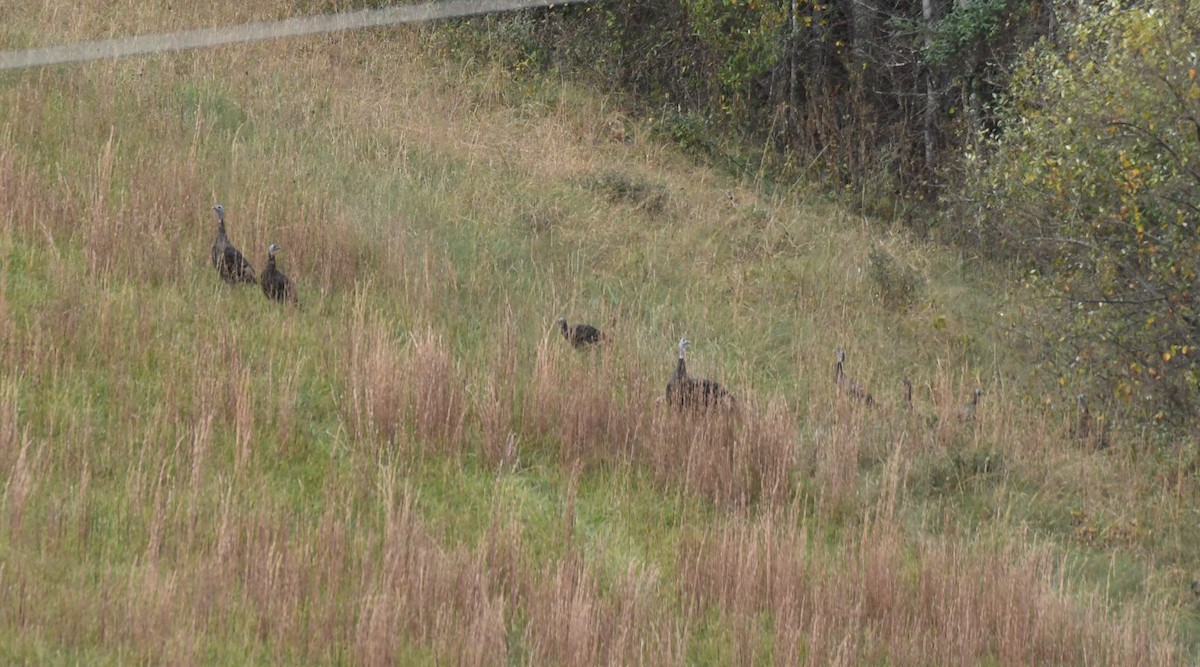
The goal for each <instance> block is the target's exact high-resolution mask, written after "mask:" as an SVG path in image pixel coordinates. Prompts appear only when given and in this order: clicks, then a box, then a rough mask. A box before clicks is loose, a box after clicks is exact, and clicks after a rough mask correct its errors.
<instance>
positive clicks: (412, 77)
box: [0, 0, 1200, 665]
mask: <svg viewBox="0 0 1200 667" xmlns="http://www.w3.org/2000/svg"><path fill="white" fill-rule="evenodd" d="M299 11H300V8H297V7H295V6H293V5H292V4H289V3H285V2H279V1H276V2H261V1H259V0H248V1H244V2H229V1H227V0H218V1H217V2H214V3H208V4H205V5H204V6H202V7H201V6H197V7H195V8H192V7H191V6H187V5H186V3H167V2H161V1H159V2H150V3H143V2H100V1H99V0H95V1H93V2H85V3H67V2H63V1H61V0H50V1H49V2H46V3H41V4H40V5H39V4H38V3H28V4H27V5H19V6H12V7H8V8H6V9H4V10H3V11H2V12H0V14H2V15H3V17H4V20H3V22H2V23H0V40H2V41H0V44H2V45H3V47H4V48H15V47H21V46H28V45H36V44H45V43H61V42H69V41H79V40H83V39H92V38H97V37H103V36H107V35H109V34H133V33H146V32H152V31H156V30H179V29H184V28H191V27H204V26H211V25H224V24H231V23H235V22H240V21H247V20H259V19H269V18H280V17H284V16H290V15H292V14H294V13H296V12H299ZM443 30H444V28H441V27H424V28H412V27H409V28H402V29H395V30H381V31H372V32H363V33H354V34H343V35H333V36H327V37H314V38H305V39H298V40H290V41H282V42H274V43H262V44H255V45H245V46H235V47H225V48H221V49H217V50H211V51H202V52H192V53H185V54H173V55H166V56H156V57H150V58H141V59H131V60H126V61H122V62H98V63H92V64H87V65H80V66H72V67H60V68H53V69H44V70H36V71H25V72H16V73H6V74H2V75H0V121H2V122H0V492H2V493H0V662H5V663H28V664H55V663H71V664H76V663H86V664H127V663H131V662H145V663H152V664H163V663H171V664H179V663H226V662H228V663H237V664H244V663H279V662H285V663H302V664H312V663H353V664H396V663H399V664H489V665H490V664H538V665H542V664H562V665H576V664H714V665H715V664H797V663H804V664H811V665H828V664H844V665H857V664H889V665H928V664H1113V665H1131V664H1155V665H1158V664H1163V665H1167V664H1190V663H1192V662H1193V661H1194V660H1195V659H1196V646H1195V643H1196V642H1197V641H1198V640H1200V624H1198V619H1197V600H1196V598H1195V597H1194V595H1193V593H1192V592H1191V590H1190V588H1189V584H1190V583H1191V581H1192V577H1193V576H1194V574H1196V570H1197V568H1198V567H1200V558H1197V555H1196V554H1197V551H1198V549H1200V535H1198V534H1197V530H1196V521H1197V516H1196V509H1195V508H1196V507H1197V501H1198V500H1200V494H1198V493H1197V489H1196V483H1195V480H1194V478H1193V477H1192V476H1191V475H1190V474H1189V472H1188V471H1186V470H1183V469H1182V468H1181V467H1180V466H1177V465H1175V464H1174V458H1173V457H1175V456H1183V455H1184V454H1186V452H1185V451H1183V450H1184V447H1183V446H1182V445H1181V446H1180V448H1178V449H1179V451H1170V452H1167V451H1164V450H1163V449H1162V448H1161V447H1155V448H1152V447H1151V446H1150V445H1149V444H1148V443H1147V442H1146V440H1145V439H1144V438H1143V437H1142V436H1141V435H1140V434H1139V431H1138V429H1137V428H1136V425H1116V426H1117V428H1115V429H1114V430H1113V432H1112V437H1111V440H1112V446H1111V447H1109V448H1108V449H1107V450H1105V451H1093V450H1092V449H1090V448H1088V447H1086V446H1084V444H1083V443H1080V442H1078V441H1076V440H1075V439H1073V438H1072V437H1071V436H1070V435H1069V429H1070V425H1071V422H1072V420H1073V417H1074V412H1073V406H1074V398H1073V397H1074V391H1073V390H1072V389H1071V388H1070V387H1064V388H1063V389H1062V393H1061V395H1059V394H1055V395H1050V396H1047V395H1043V394H1042V393H1041V392H1040V391H1037V390H1035V389H1033V387H1034V386H1035V385H1034V384H1033V383H1032V382H1031V381H1030V373H1029V370H1028V369H1027V368H1026V363H1027V360H1026V358H1025V357H1024V356H1023V355H1024V351H1023V342H1022V340H1023V339H1022V338H1021V336H1020V335H1018V334H1016V333H1014V331H1016V330H1019V328H1020V321H1021V315H1020V306H1019V303H1018V301H1019V300H1017V299H1014V298H1013V297H1012V295H1011V294H1010V293H1009V290H1008V289H1007V288H1006V287H1005V286H1006V284H1007V283H1006V280H1005V278H1004V277H1003V276H1002V275H999V274H997V273H996V272H994V271H993V270H991V269H989V268H988V267H986V266H979V265H977V264H974V263H972V262H970V261H969V260H967V259H964V258H961V257H958V256H956V255H955V254H953V253H952V252H950V251H947V250H945V249H941V248H938V247H933V246H929V245H925V244H922V243H920V242H917V241H915V240H913V239H912V238H909V237H907V236H906V235H905V234H904V233H902V232H900V231H896V230H893V229H891V228H890V227H889V226H887V225H886V224H884V223H882V222H879V221H870V220H863V219H861V218H858V217H855V216H852V215H849V214H847V213H846V212H845V211H844V210H842V209H840V208H838V207H837V206H836V205H834V204H832V203H830V202H829V201H828V199H826V198H824V197H823V196H821V195H820V194H818V193H817V190H816V189H809V188H806V187H804V186H803V185H802V184H797V185H796V186H795V187H794V188H792V189H781V188H779V187H774V188H771V189H766V188H763V187H760V185H759V184H757V183H755V182H753V181H751V180H746V179H740V178H736V177H734V176H731V175H729V174H727V173H722V172H720V171H716V170H714V169H712V168H710V167H708V166H705V165H703V164H698V163H696V162H695V161H694V160H691V159H689V158H688V157H687V156H685V155H684V154H682V153H681V152H679V151H678V150H676V149H675V148H673V147H672V146H671V145H670V144H669V143H666V142H664V141H662V140H661V139H660V138H659V135H658V133H656V132H655V131H654V129H653V128H654V125H653V121H646V120H644V119H636V118H633V117H631V116H629V115H626V114H624V113H623V112H622V110H621V105H620V100H619V99H617V98H615V97H613V96H611V95H607V94H605V93H604V92H603V91H596V90H592V89H588V88H586V87H584V86H582V85H578V84H575V83H572V82H571V81H569V80H564V79H562V78H557V77H549V76H545V77H542V76H534V75H529V74H524V75H516V74H514V73H513V72H511V71H508V70H506V69H505V68H504V67H502V66H500V65H497V64H495V63H491V62H488V61H486V60H484V59H482V58H469V57H464V56H463V55H461V53H459V54H457V55H455V56H454V57H451V56H448V55H447V49H446V46H447V43H448V41H449V40H450V38H449V37H447V35H446V34H445V33H444V32H442V31H443ZM218 202H219V203H221V204H223V205H224V206H225V208H226V210H227V213H228V226H229V233H230V236H231V238H232V240H233V242H234V243H235V244H236V245H238V246H239V247H240V248H241V250H242V251H243V252H244V253H245V254H246V255H247V257H248V258H250V260H251V261H252V262H253V263H254V264H255V266H256V267H258V268H259V269H261V267H262V266H263V264H264V263H265V259H266V248H267V246H268V244H270V243H279V244H280V245H281V246H282V247H283V251H282V252H281V253H280V254H279V256H278V261H279V264H280V268H281V269H282V270H284V271H285V272H287V273H288V274H289V275H290V276H291V278H292V279H293V280H294V281H295V282H296V284H297V286H298V290H299V295H300V299H301V301H302V302H303V304H304V308H303V310H297V309H293V308H289V307H286V306H281V305H278V304H274V303H271V302H268V301H267V300H266V299H265V298H264V297H263V295H262V292H261V291H260V290H259V289H258V288H257V287H254V286H246V287H239V288H232V287H229V286H227V285H225V284H223V283H222V282H221V281H220V280H219V279H218V277H217V275H216V272H215V271H214V269H213V267H212V266H211V265H210V263H209V259H208V257H209V246H210V244H211V242H212V238H213V233H214V229H215V225H214V223H215V217H214V215H213V212H212V210H211V208H212V206H213V205H214V204H216V203H218ZM880 256H886V257H890V258H892V259H893V260H894V264H893V266H892V269H893V270H894V271H899V272H900V273H901V274H903V275H905V276H908V277H909V279H912V278H913V277H916V281H915V282H914V283H913V284H914V285H915V286H916V289H915V291H913V292H904V294H906V295H907V296H908V297H909V298H908V299H907V300H908V301H909V303H906V304H898V303H897V302H896V299H895V298H881V296H880V293H881V286H883V287H894V283H893V282H892V281H893V279H894V278H895V276H893V275H892V274H889V273H887V272H886V271H881V269H880V264H879V262H878V257H880ZM872 257H875V258H876V259H872ZM888 276H892V277H890V278H889V277H888ZM895 280H899V279H898V278H896V279H895ZM891 291H892V292H894V291H895V290H891ZM882 292H884V293H885V294H887V293H889V290H887V289H884V290H882ZM559 316H566V317H567V318H569V319H570V320H571V321H572V322H574V321H577V320H578V321H588V322H591V323H593V324H596V325H598V326H600V327H601V328H603V329H605V330H606V331H607V332H608V334H609V338H610V340H609V341H608V343H607V344H606V345H605V346H604V347H603V348H602V349H599V350H595V351H591V352H578V351H576V350H574V349H571V348H570V347H569V346H568V345H567V343H566V341H564V340H562V339H561V337H559V336H558V334H557V331H556V330H555V329H554V320H555V318H557V317H559ZM683 336H687V337H689V338H690V339H691V341H692V347H691V350H690V354H689V359H688V363H689V370H690V371H691V372H692V374H693V375H698V376H706V377H711V378H713V379H716V380H718V381H720V382H721V383H722V384H723V385H724V386H727V387H729V388H730V389H731V390H732V391H733V393H734V394H735V395H736V397H737V399H738V401H739V410H738V412H737V413H736V414H735V415H733V416H726V415H708V416H701V415H679V414H676V413H675V412H673V411H671V410H669V409H667V408H666V407H665V406H663V405H662V404H660V403H657V402H656V400H655V399H657V398H658V397H660V396H661V395H662V394H663V389H664V387H665V385H666V382H667V380H668V378H669V377H670V375H671V373H672V372H673V370H674V367H675V350H676V343H677V341H678V340H679V339H680V338H681V337H683ZM837 347H842V348H845V349H846V351H847V353H848V359H847V365H846V369H847V372H848V374H849V375H851V376H852V377H853V378H855V380H856V381H857V382H859V383H861V384H862V385H864V386H865V387H867V388H868V389H869V390H870V391H871V392H872V393H873V395H874V397H875V399H876V405H875V406H874V407H872V408H869V409H868V408H865V407H863V406H859V405H856V404H855V403H854V402H853V401H850V400H848V399H847V398H845V397H841V398H839V397H838V396H837V395H836V392H835V391H834V384H833V362H834V354H833V352H834V349H835V348H837ZM905 377H910V378H911V379H912V381H913V385H914V407H913V410H912V411H911V412H910V411H906V410H904V406H903V402H902V398H901V397H902V390H901V380H902V379H903V378H905ZM976 386H979V387H982V388H983V389H984V391H985V394H984V396H983V399H982V400H981V402H980V406H979V411H978V415H977V419H976V420H975V421H974V422H966V421H962V420H960V419H958V418H957V415H958V411H959V404H960V403H962V402H963V401H965V400H966V399H967V398H968V397H969V396H970V394H971V391H972V390H973V389H974V388H975V387H976ZM1037 386H1040V385H1037Z"/></svg>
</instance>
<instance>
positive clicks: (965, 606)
mask: <svg viewBox="0 0 1200 667" xmlns="http://www.w3.org/2000/svg"><path fill="white" fill-rule="evenodd" d="M809 530H810V529H809V528H808V527H807V526H805V525H804V522H803V520H800V521H797V519H796V517H794V516H792V515H791V514H790V513H787V512H783V513H779V514H773V515H768V516H765V517H762V518H759V519H746V520H739V521H735V522H733V523H732V524H731V525H729V526H727V527H723V528H708V529H703V530H698V531H697V532H696V533H695V534H693V535H692V536H691V537H690V538H689V539H687V540H685V541H684V543H683V544H682V546H681V562H682V574H681V581H682V587H683V593H684V597H685V599H686V601H687V602H686V604H687V605H688V606H689V609H691V614H693V615H695V614H700V613H703V612H704V610H706V609H715V610H717V611H718V612H719V613H720V614H721V615H722V616H723V617H727V618H729V619H730V622H731V623H733V624H735V625H740V624H748V625H750V626H754V627H756V628H757V631H754V632H747V633H742V634H735V635H734V636H735V638H737V640H738V641H743V642H749V644H748V645H746V646H737V647H734V648H733V653H734V654H735V655H742V654H747V655H752V656H756V657H755V658H754V660H752V661H759V660H762V659H764V658H766V657H767V656H770V657H771V659H772V661H773V662H774V663H775V664H797V663H803V664H813V665H828V664H847V665H853V664H874V663H887V664H899V665H928V664H981V663H988V662H992V661H995V662H998V663H1000V664H1084V663H1088V664H1113V665H1131V664H1181V663H1182V662H1185V660H1184V659H1183V656H1182V655H1180V654H1179V653H1178V651H1177V649H1176V648H1175V647H1174V646H1173V645H1172V644H1171V643H1170V642H1168V641H1166V640H1164V639H1163V638H1162V637H1160V636H1158V635H1157V633H1156V632H1155V630H1154V629H1153V627H1154V621H1153V620H1152V619H1151V618H1148V617H1146V616H1141V615H1139V612H1136V611H1133V610H1130V611H1129V612H1127V613H1124V614H1117V615H1113V614H1111V613H1109V611H1108V610H1107V609H1106V607H1105V605H1104V603H1103V602H1102V601H1099V600H1096V599H1094V598H1093V599H1089V598H1083V599H1072V598H1071V597H1070V596H1068V595H1066V594H1065V593H1064V592H1063V591H1062V590H1061V588H1060V586H1061V583H1062V582H1061V580H1060V578H1059V575H1058V573H1057V563H1056V562H1055V561H1056V558H1055V557H1054V556H1053V555H1052V554H1051V553H1049V552H1048V551H1046V550H1045V549H1043V548H1040V547H1037V546H1030V545H1017V544H1013V543H1005V542H1003V541H1001V542H1000V543H999V544H987V545H986V546H985V545H982V544H979V543H971V542H970V541H959V542H955V541H951V540H945V539H940V538H925V539H914V538H909V537H906V536H904V535H903V533H902V531H901V529H900V528H899V527H898V526H897V525H896V524H895V521H894V518H893V517H886V516H881V517H879V518H877V519H876V520H873V521H870V522H868V523H867V524H865V525H864V526H863V528H862V529H861V532H860V533H858V534H855V535H852V536H849V537H848V539H844V540H842V541H840V542H839V543H837V544H836V545H834V546H833V548H832V550H831V551H828V552H827V551H826V549H827V547H826V545H824V544H822V543H821V542H820V541H817V542H816V543H814V541H813V540H812V539H810V537H809ZM977 539H985V538H977ZM764 614H767V615H768V616H766V617H765V618H770V619H772V622H771V624H770V626H769V627H767V626H763V625H762V623H763V620H762V619H763V618H764V616H763V615H764ZM763 633H766V635H767V636H768V637H769V638H770V639H769V641H768V642H767V644H766V645H762V644H760V643H758V642H759V640H758V637H760V636H761V635H762V634H763ZM763 651H765V653H763Z"/></svg>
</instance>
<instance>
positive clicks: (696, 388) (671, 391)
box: [667, 338, 734, 410]
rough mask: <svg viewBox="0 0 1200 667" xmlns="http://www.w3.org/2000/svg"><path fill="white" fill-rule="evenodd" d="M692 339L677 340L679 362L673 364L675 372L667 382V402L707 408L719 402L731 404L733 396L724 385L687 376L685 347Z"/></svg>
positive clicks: (687, 406)
mask: <svg viewBox="0 0 1200 667" xmlns="http://www.w3.org/2000/svg"><path fill="white" fill-rule="evenodd" d="M691 344H692V341H690V340H688V339H686V338H683V339H680V341H679V362H678V363H676V364H675V374H674V375H672V376H671V381H670V382H668V383H667V403H670V404H671V405H674V406H677V407H679V408H682V409H688V408H699V409H701V410H707V409H708V408H710V407H716V406H717V405H719V404H721V403H725V404H727V405H730V406H732V405H733V404H734V403H733V396H732V395H731V394H730V393H729V392H728V391H726V390H725V388H724V387H722V386H721V385H719V384H717V383H716V382H713V381H712V380H708V379H704V378H691V377H688V372H687V361H686V359H685V357H686V355H687V347H688V345H691Z"/></svg>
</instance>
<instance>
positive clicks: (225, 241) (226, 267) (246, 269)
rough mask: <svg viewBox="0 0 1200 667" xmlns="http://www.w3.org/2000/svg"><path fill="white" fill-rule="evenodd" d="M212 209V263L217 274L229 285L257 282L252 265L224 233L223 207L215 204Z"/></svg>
mask: <svg viewBox="0 0 1200 667" xmlns="http://www.w3.org/2000/svg"><path fill="white" fill-rule="evenodd" d="M213 210H214V211H216V212H217V237H216V238H215V239H214V240H213V244H212V263H213V266H215V267H217V274H219V275H220V276H221V279H222V280H224V281H225V282H227V283H229V284H230V285H236V284H238V283H255V282H258V280H257V279H255V277H254V267H253V266H250V262H248V261H246V258H245V257H243V256H242V253H241V252H239V251H238V249H237V248H235V247H233V244H232V243H230V242H229V235H228V234H226V233H225V207H224V206H221V205H220V204H217V205H216V206H214V207H213Z"/></svg>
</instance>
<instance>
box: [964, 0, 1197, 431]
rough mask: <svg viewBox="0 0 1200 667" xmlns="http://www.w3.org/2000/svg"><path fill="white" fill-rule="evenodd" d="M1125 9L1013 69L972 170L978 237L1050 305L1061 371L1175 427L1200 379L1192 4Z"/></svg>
mask: <svg viewBox="0 0 1200 667" xmlns="http://www.w3.org/2000/svg"><path fill="white" fill-rule="evenodd" d="M1129 5H1130V3H1129V2H1118V1H1116V0H1113V1H1112V2H1109V3H1107V4H1104V5H1102V6H1099V7H1093V8H1091V9H1089V10H1087V11H1085V12H1084V13H1082V14H1081V15H1079V16H1078V17H1076V18H1075V20H1073V21H1071V22H1069V23H1064V29H1063V30H1062V33H1061V35H1060V39H1059V41H1058V42H1057V43H1051V42H1049V41H1045V42H1043V43H1041V44H1040V45H1039V46H1038V47H1037V48H1035V49H1034V50H1032V51H1031V52H1030V54H1029V55H1028V56H1027V57H1026V58H1025V59H1024V60H1023V62H1021V63H1020V65H1019V67H1018V68H1017V69H1016V72H1015V74H1014V77H1013V82H1012V86H1011V90H1010V99H1009V102H1008V105H1007V112H1006V113H1007V117H1006V118H1005V119H1004V121H1003V122H1002V123H1001V126H1002V131H1001V133H1000V134H999V137H998V138H996V139H995V140H993V141H992V142H991V143H990V144H988V145H987V147H986V150H985V151H983V152H982V153H981V154H980V155H978V156H972V159H973V164H974V167H975V171H974V172H973V178H972V188H971V190H970V191H971V192H972V193H973V194H974V195H975V197H976V198H975V199H974V200H973V202H972V203H973V204H974V205H975V214H976V216H975V221H976V223H977V226H976V227H975V230H974V231H975V232H976V233H977V234H978V239H979V241H980V242H981V245H982V246H983V247H989V248H992V249H995V250H997V251H1000V252H1004V253H1015V254H1016V255H1017V256H1019V257H1021V258H1023V259H1024V260H1025V261H1027V262H1029V267H1028V268H1029V275H1030V283H1031V284H1033V285H1034V286H1035V287H1036V288H1038V289H1041V290H1045V291H1046V292H1048V293H1049V294H1050V296H1051V299H1050V300H1049V301H1048V302H1049V303H1052V304H1055V305H1056V306H1057V307H1056V308H1053V309H1048V310H1047V311H1046V313H1047V314H1048V315H1052V317H1050V318H1049V321H1050V323H1051V325H1052V328H1051V330H1052V331H1053V332H1054V335H1055V336H1056V338H1058V339H1059V340H1060V341H1061V342H1062V343H1065V349H1067V350H1069V353H1068V354H1067V355H1066V356H1065V358H1063V359H1062V360H1061V364H1062V367H1063V368H1064V369H1066V368H1067V367H1073V368H1074V372H1077V373H1080V374H1084V373H1088V374H1091V375H1094V376H1096V377H1099V378H1101V379H1102V380H1104V381H1106V382H1107V383H1108V384H1109V386H1110V387H1111V389H1112V391H1113V392H1114V394H1115V395H1116V396H1117V397H1119V398H1121V399H1124V400H1126V401H1129V402H1131V403H1138V404H1140V405H1142V406H1143V407H1145V408H1146V409H1148V410H1149V411H1150V413H1151V414H1153V415H1154V416H1155V417H1156V418H1158V419H1163V420H1168V421H1175V422H1179V421H1183V420H1185V419H1188V418H1190V416H1191V415H1192V414H1193V412H1192V411H1193V406H1194V405H1195V404H1196V403H1197V398H1198V397H1197V392H1196V384H1197V381H1198V380H1200V366H1198V365H1197V362H1200V289H1198V288H1197V284H1196V281H1197V276H1200V233H1198V232H1200V86H1198V82H1197V80H1196V75H1197V69H1198V67H1200V63H1198V62H1197V50H1198V46H1197V45H1200V39H1198V37H1200V0H1148V1H1147V2H1144V3H1139V4H1137V5H1135V6H1129ZM1060 349H1062V348H1060Z"/></svg>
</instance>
